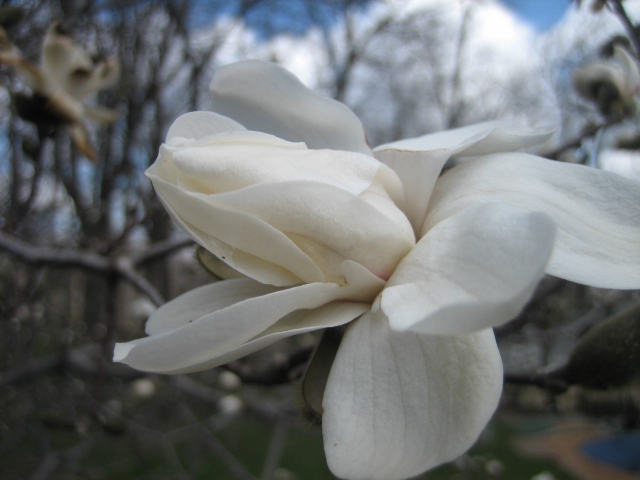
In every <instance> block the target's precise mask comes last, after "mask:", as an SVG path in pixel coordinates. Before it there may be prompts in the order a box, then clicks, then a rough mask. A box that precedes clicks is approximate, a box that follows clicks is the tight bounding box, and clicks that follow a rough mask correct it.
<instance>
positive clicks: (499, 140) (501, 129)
mask: <svg viewBox="0 0 640 480" xmlns="http://www.w3.org/2000/svg"><path fill="white" fill-rule="evenodd" d="M552 133H553V132H552V130H551V129H549V128H537V129H534V128H528V127H523V126H521V125H517V124H514V123H513V122H507V121H505V120H496V121H491V122H483V123H477V124H475V125H469V126H466V127H461V128H454V129H452V130H445V131H443V132H436V133H430V134H428V135H423V136H421V137H415V138H407V139H405V140H399V141H397V142H392V143H387V144H385V145H380V146H379V147H376V148H375V152H380V151H382V150H405V151H410V152H435V151H437V150H445V151H447V152H449V155H450V156H458V157H463V156H472V155H486V154H489V153H498V152H510V151H513V150H518V149H521V148H527V147H532V146H534V145H539V144H541V143H543V142H545V141H547V140H548V139H549V138H550V137H551V135H552Z"/></svg>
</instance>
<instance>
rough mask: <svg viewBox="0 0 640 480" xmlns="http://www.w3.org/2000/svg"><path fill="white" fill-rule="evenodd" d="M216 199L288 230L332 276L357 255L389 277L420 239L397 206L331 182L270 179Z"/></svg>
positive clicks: (227, 205)
mask: <svg viewBox="0 0 640 480" xmlns="http://www.w3.org/2000/svg"><path fill="white" fill-rule="evenodd" d="M212 201H215V202H216V204H217V205H224V206H225V207H226V208H228V209H229V210H232V211H237V212H243V213H247V214H250V215H251V216H252V217H255V218H257V219H260V220H263V221H265V222H266V223H268V224H269V225H272V226H273V227H274V228H275V229H276V230H278V231H279V232H286V233H287V235H288V237H289V238H291V239H292V240H293V241H294V242H295V243H296V244H297V245H298V246H299V247H300V248H301V249H302V250H303V251H304V252H305V253H307V255H309V257H310V258H312V259H313V260H314V261H315V263H316V264H317V265H320V266H321V269H322V271H323V272H325V274H327V275H329V277H334V276H340V272H339V270H340V267H341V265H342V262H343V261H344V260H353V261H355V262H357V263H359V264H361V265H363V266H364V267H366V268H367V269H369V270H370V271H371V272H373V273H374V274H375V275H377V276H378V277H380V278H383V279H387V278H389V276H390V275H391V273H392V272H393V270H394V269H395V267H396V265H397V264H398V262H399V261H400V260H401V259H402V257H404V256H405V255H406V254H407V253H408V252H409V250H411V248H412V247H413V245H414V243H415V240H414V238H413V231H412V229H411V226H410V225H409V222H408V221H407V218H406V217H405V216H404V214H403V213H402V212H401V211H400V210H399V209H397V208H396V207H395V206H394V208H395V212H396V213H395V216H394V218H389V217H388V216H387V215H384V214H383V213H381V212H380V211H379V210H378V209H376V208H374V207H372V206H371V205H370V204H369V203H367V202H366V201H364V200H362V199H360V198H359V197H357V196H355V195H352V194H350V193H349V192H345V191H344V190H342V189H339V188H336V187H334V186H332V185H328V184H325V183H318V182H305V181H297V182H281V183H264V184H258V185H253V186H251V187H246V188H244V189H242V190H238V191H235V192H229V193H224V194H220V195H216V196H215V200H212ZM387 201H388V203H389V204H391V205H393V202H392V201H391V200H390V199H387ZM265 258H269V257H265ZM280 264H282V263H280ZM326 281H337V280H336V279H335V278H327V279H326Z"/></svg>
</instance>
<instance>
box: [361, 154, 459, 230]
mask: <svg viewBox="0 0 640 480" xmlns="http://www.w3.org/2000/svg"><path fill="white" fill-rule="evenodd" d="M374 154H375V156H376V158H377V159H378V160H380V161H381V162H382V163H384V164H385V165H387V166H389V167H391V168H392V169H393V170H394V171H395V172H396V173H397V174H398V177H400V180H401V181H402V185H403V187H404V198H405V199H407V200H409V201H404V202H402V203H398V206H399V207H400V208H401V209H402V211H403V212H404V213H405V215H406V216H407V218H408V219H409V222H411V226H412V227H413V231H414V232H416V235H417V234H418V233H419V232H420V227H421V226H422V224H423V223H424V218H425V215H426V214H427V205H428V204H429V199H430V198H431V192H432V191H433V187H434V185H435V183H436V180H437V179H438V176H439V175H440V172H441V170H442V167H443V166H444V164H445V163H446V161H447V160H448V159H449V157H450V155H451V150H449V149H440V150H434V151H426V152H412V151H407V150H394V149H388V150H376V152H375V153H374Z"/></svg>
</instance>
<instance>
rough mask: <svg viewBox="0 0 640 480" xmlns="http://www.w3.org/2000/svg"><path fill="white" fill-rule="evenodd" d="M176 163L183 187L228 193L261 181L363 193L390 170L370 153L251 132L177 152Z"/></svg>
mask: <svg viewBox="0 0 640 480" xmlns="http://www.w3.org/2000/svg"><path fill="white" fill-rule="evenodd" d="M223 118H224V117H223ZM173 162H174V164H175V166H176V168H177V169H178V171H179V175H178V177H177V182H178V184H180V185H181V186H182V187H183V188H185V189H189V190H192V191H201V193H223V192H228V191H232V190H239V189H241V188H244V187H247V186H249V185H254V184H257V183H269V182H285V181H293V180H309V181H319V182H323V183H327V184H330V185H334V186H336V187H339V188H341V189H343V190H345V191H348V192H351V193H353V194H355V195H358V194H360V193H361V192H363V191H364V190H366V189H367V188H368V187H369V186H370V185H371V184H372V182H373V181H374V178H376V175H377V173H378V171H379V170H380V169H386V170H388V167H385V166H384V165H381V164H380V162H378V161H376V160H375V159H374V158H373V157H370V156H368V155H363V154H360V153H354V152H346V151H339V150H309V149H307V147H306V146H305V144H304V143H292V142H288V141H286V140H282V139H280V138H278V137H275V136H273V135H269V134H266V133H262V132H251V131H243V132H237V131H236V132H230V133H226V134H218V135H213V136H209V137H207V138H206V141H204V140H201V141H200V142H198V143H196V144H194V145H190V146H186V147H184V148H181V149H176V151H175V152H174V153H173ZM389 175H390V176H392V177H393V178H395V175H393V172H391V171H389V172H388V176H387V177H386V178H389ZM396 182H398V180H397V179H396ZM398 183H399V182H398Z"/></svg>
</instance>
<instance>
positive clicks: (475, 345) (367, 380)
mask: <svg viewBox="0 0 640 480" xmlns="http://www.w3.org/2000/svg"><path fill="white" fill-rule="evenodd" d="M501 390H502V362H501V360H500V355H499V353H498V349H497V346H496V343H495V338H494V336H493V332H492V331H491V330H483V331H480V332H477V333H474V334H471V335H456V336H430V335H419V334H416V333H412V332H395V331H393V330H391V329H390V328H389V326H388V324H387V321H386V318H385V317H384V315H383V314H382V312H381V311H378V313H377V314H371V313H368V314H365V315H363V316H362V317H361V318H360V319H358V320H356V321H355V322H353V323H352V324H351V325H350V326H349V327H348V329H347V331H346V333H345V336H344V338H343V340H342V343H341V344H340V348H339V350H338V354H337V356H336V358H335V361H334V364H333V367H332V368H331V373H330V374H329V380H328V382H327V386H326V390H325V393H324V400H323V407H324V415H323V417H322V430H323V437H324V448H325V453H326V456H327V462H328V464H329V468H330V469H331V471H332V472H333V473H334V474H335V475H336V476H338V477H340V478H347V479H350V480H364V479H366V480H400V479H404V478H408V477H413V476H415V475H418V474H420V473H422V472H424V471H425V470H428V469H430V468H433V467H436V466H438V465H440V464H441V463H444V462H448V461H450V460H453V459H454V458H456V457H458V456H459V455H461V454H462V453H464V452H465V451H466V450H467V449H468V448H469V447H471V445H473V443H474V442H475V441H476V439H477V438H478V436H479V435H480V433H481V431H482V430H483V428H484V427H485V425H486V424H487V422H488V421H489V419H490V418H491V415H492V414H493V412H494V410H495V408H496V406H497V404H498V399H499V398H500V393H501Z"/></svg>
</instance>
